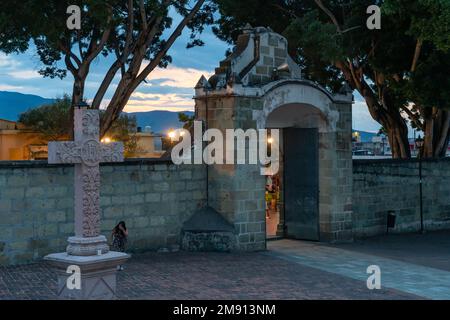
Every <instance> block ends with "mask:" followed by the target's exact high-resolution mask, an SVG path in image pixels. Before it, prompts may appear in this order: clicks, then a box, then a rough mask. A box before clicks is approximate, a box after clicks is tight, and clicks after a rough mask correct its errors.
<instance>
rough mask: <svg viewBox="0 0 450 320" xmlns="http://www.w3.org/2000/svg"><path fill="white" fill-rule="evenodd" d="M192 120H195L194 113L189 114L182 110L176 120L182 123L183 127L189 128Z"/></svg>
mask: <svg viewBox="0 0 450 320" xmlns="http://www.w3.org/2000/svg"><path fill="white" fill-rule="evenodd" d="M194 120H195V115H192V116H189V115H187V114H186V113H183V112H179V113H178V121H180V122H182V123H183V128H184V129H189V128H190V127H192V125H193V123H194Z"/></svg>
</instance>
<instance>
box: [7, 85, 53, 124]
mask: <svg viewBox="0 0 450 320" xmlns="http://www.w3.org/2000/svg"><path fill="white" fill-rule="evenodd" d="M53 101H54V99H46V98H42V97H40V96H36V95H33V94H23V93H18V92H9V91H0V119H6V120H10V121H17V119H18V118H19V115H20V114H21V113H22V112H24V111H27V110H28V109H31V108H35V107H38V106H41V105H43V104H46V103H52V102H53Z"/></svg>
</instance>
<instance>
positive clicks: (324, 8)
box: [314, 0, 342, 33]
mask: <svg viewBox="0 0 450 320" xmlns="http://www.w3.org/2000/svg"><path fill="white" fill-rule="evenodd" d="M314 2H315V3H316V4H317V6H318V7H319V8H320V9H322V11H323V12H325V14H326V15H327V16H328V17H329V18H330V19H331V21H332V22H333V24H334V25H335V26H336V29H337V32H338V33H342V29H341V26H340V25H339V22H338V20H337V19H336V17H335V16H334V14H333V13H332V12H331V11H330V10H328V8H327V7H325V5H324V4H323V3H322V0H314Z"/></svg>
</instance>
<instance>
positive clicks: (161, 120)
mask: <svg viewBox="0 0 450 320" xmlns="http://www.w3.org/2000/svg"><path fill="white" fill-rule="evenodd" d="M53 101H54V99H47V98H42V97H40V96H37V95H33V94H23V93H18V92H10V91H0V119H5V120H10V121H17V119H18V118H19V115H20V114H21V113H22V112H25V111H27V110H28V109H32V108H36V107H38V106H41V105H43V104H47V103H52V102H53ZM183 113H186V114H188V115H192V114H193V112H192V111H183ZM127 114H128V115H134V116H136V120H137V124H138V126H139V127H142V129H144V128H145V127H146V126H150V127H151V130H152V131H153V132H157V133H163V132H165V131H167V130H168V129H170V128H174V129H175V128H181V127H182V125H183V124H182V123H181V122H179V121H178V112H172V111H163V110H156V111H147V112H131V113H127Z"/></svg>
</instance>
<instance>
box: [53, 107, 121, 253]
mask: <svg viewBox="0 0 450 320" xmlns="http://www.w3.org/2000/svg"><path fill="white" fill-rule="evenodd" d="M74 111H75V112H74V113H75V114H74V136H75V139H74V140H75V141H61V142H57V141H51V142H49V143H48V163H73V164H75V184H74V189H75V199H74V200H75V202H74V205H75V208H74V214H75V236H74V237H69V239H68V242H69V245H68V246H67V253H68V254H71V255H78V256H88V255H96V254H98V253H100V252H101V253H106V252H108V250H109V247H108V245H107V241H106V238H105V237H104V236H102V235H100V167H99V164H100V162H121V161H123V143H121V142H113V143H108V144H104V143H100V142H99V112H98V110H91V109H87V108H84V107H82V108H78V107H75V110H74Z"/></svg>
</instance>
